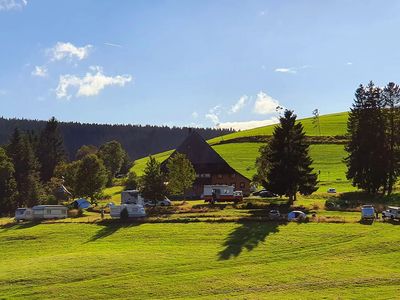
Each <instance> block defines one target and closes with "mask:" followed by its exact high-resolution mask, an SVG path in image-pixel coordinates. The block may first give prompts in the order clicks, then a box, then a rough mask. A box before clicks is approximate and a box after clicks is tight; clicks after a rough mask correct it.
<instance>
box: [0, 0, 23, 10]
mask: <svg viewBox="0 0 400 300" xmlns="http://www.w3.org/2000/svg"><path fill="white" fill-rule="evenodd" d="M27 5H28V1H27V0H0V11H2V10H13V9H22V8H24V7H25V6H27Z"/></svg>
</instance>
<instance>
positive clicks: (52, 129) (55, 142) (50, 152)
mask: <svg viewBox="0 0 400 300" xmlns="http://www.w3.org/2000/svg"><path fill="white" fill-rule="evenodd" d="M65 156H66V155H65V150H64V142H63V138H62V136H61V134H60V131H59V128H58V121H57V120H56V119H55V118H54V117H53V118H51V119H50V120H49V121H48V122H47V123H46V127H45V128H44V129H43V130H42V132H41V133H40V138H39V143H38V149H37V157H38V159H39V162H40V165H41V168H40V176H41V179H42V181H43V182H47V181H49V180H50V178H51V177H53V174H54V169H55V167H56V166H57V165H58V164H59V163H60V162H62V161H64V160H65Z"/></svg>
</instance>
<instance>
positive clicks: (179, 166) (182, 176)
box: [167, 153, 196, 198]
mask: <svg viewBox="0 0 400 300" xmlns="http://www.w3.org/2000/svg"><path fill="white" fill-rule="evenodd" d="M167 169H168V190H169V191H170V192H171V193H172V194H173V195H183V197H184V198H185V192H186V190H188V189H189V188H191V187H192V186H193V182H194V180H195V179H196V172H195V170H194V168H193V165H192V163H191V162H190V161H189V160H188V159H187V158H186V155H185V154H181V153H176V154H175V155H174V156H173V157H172V158H171V159H169V160H168V163H167Z"/></svg>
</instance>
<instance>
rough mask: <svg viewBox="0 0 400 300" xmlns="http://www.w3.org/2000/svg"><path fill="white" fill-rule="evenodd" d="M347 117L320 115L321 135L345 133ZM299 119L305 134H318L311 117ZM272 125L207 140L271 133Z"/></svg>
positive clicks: (338, 114)
mask: <svg viewBox="0 0 400 300" xmlns="http://www.w3.org/2000/svg"><path fill="white" fill-rule="evenodd" d="M347 118H348V113H347V112H343V113H335V114H329V115H323V116H320V129H321V136H335V135H345V134H346V130H347ZM299 121H300V122H301V123H302V124H303V126H304V130H305V132H306V135H310V136H318V135H320V133H319V130H318V129H317V128H316V127H315V125H314V124H313V118H306V119H300V120H299ZM274 127H275V125H270V126H264V127H259V128H254V129H249V130H243V131H239V132H235V133H231V134H227V135H224V136H222V137H216V138H213V139H211V140H209V141H208V142H209V143H210V144H215V143H218V142H220V141H222V140H224V141H227V140H230V139H234V138H239V137H247V136H258V135H272V133H273V131H274Z"/></svg>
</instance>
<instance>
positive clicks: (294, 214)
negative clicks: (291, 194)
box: [287, 210, 307, 221]
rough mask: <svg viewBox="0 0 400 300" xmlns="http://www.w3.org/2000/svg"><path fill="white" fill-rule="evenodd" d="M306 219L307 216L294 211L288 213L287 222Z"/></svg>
mask: <svg viewBox="0 0 400 300" xmlns="http://www.w3.org/2000/svg"><path fill="white" fill-rule="evenodd" d="M306 218H307V215H306V214H305V213H304V212H302V211H300V210H294V211H291V212H290V213H288V215H287V219H288V221H302V220H305V219H306Z"/></svg>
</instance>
